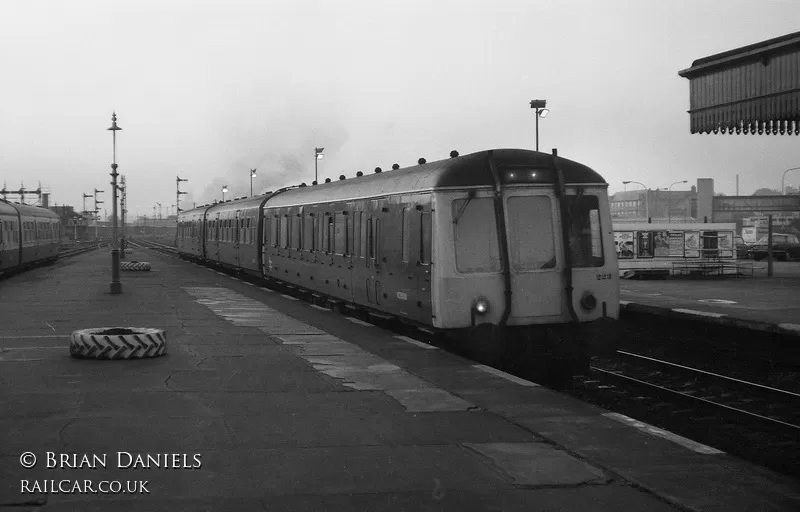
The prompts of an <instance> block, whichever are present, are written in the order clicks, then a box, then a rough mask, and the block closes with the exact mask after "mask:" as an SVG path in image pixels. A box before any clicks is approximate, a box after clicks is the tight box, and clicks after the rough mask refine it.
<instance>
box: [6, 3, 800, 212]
mask: <svg viewBox="0 0 800 512" xmlns="http://www.w3.org/2000/svg"><path fill="white" fill-rule="evenodd" d="M798 12H799V11H798V3H797V2H796V1H792V0H785V1H783V0H771V1H764V0H762V1H758V2H754V1H750V0H706V1H700V0H669V1H650V0H606V1H602V2H599V1H596V0H573V1H567V0H563V1H558V0H556V1H543V0H540V1H532V0H493V1H489V0H486V1H482V2H477V1H469V0H455V1H449V0H448V1H442V0H427V1H423V0H400V1H386V0H362V1H355V0H337V1H325V0H319V1H308V0H305V1H304V0H284V1H274V2H268V1H265V0H253V1H244V0H216V1H211V0H208V1H197V0H192V1H189V0H181V1H178V0H156V1H150V0H147V1H143V0H138V1H135V2H121V1H116V2H112V1H108V0H102V1H101V0H98V1H89V0H70V1H69V2H67V1H41V0H13V1H12V0H6V1H3V2H2V3H0V91H2V98H3V101H2V115H1V116H0V178H1V179H2V180H4V181H5V182H6V184H7V187H8V188H9V189H18V188H19V186H20V183H21V182H22V183H24V185H25V187H26V188H30V189H35V188H36V186H37V184H38V182H39V181H41V183H42V185H43V187H45V188H49V189H50V190H51V192H52V201H55V202H56V203H58V204H72V205H76V206H77V209H80V208H81V194H82V193H91V192H92V190H93V189H94V188H97V189H101V190H105V191H106V194H103V196H105V197H102V199H103V200H105V201H106V204H105V205H101V206H107V207H108V210H109V214H110V210H111V207H110V205H111V194H110V185H109V182H110V179H111V178H110V176H109V172H110V167H109V166H110V163H111V158H112V144H111V132H109V131H106V128H108V127H109V126H110V125H111V113H112V111H113V110H116V112H117V116H118V124H119V126H120V127H122V128H123V131H121V132H117V134H118V137H117V163H118V164H119V171H120V173H124V174H125V175H126V176H127V180H128V185H129V193H128V200H129V216H130V217H131V218H133V217H134V216H135V215H139V214H147V215H152V213H153V206H154V205H155V204H156V203H157V202H160V203H161V204H162V205H163V213H164V215H166V214H167V210H168V209H169V207H170V205H174V204H175V177H176V176H178V175H179V176H180V177H181V178H188V179H189V182H187V183H182V184H181V187H182V189H183V190H186V191H188V192H190V195H188V196H184V197H185V198H187V199H188V200H189V202H190V203H191V202H196V203H197V204H202V203H205V202H211V201H212V200H213V199H215V198H217V199H218V198H220V197H221V191H220V189H221V186H222V185H223V184H227V185H229V188H230V192H229V194H226V196H227V197H228V198H229V197H231V196H241V195H249V187H250V181H249V180H250V178H249V169H251V168H257V169H258V177H257V178H255V180H254V189H255V192H260V191H264V190H269V189H273V188H275V187H279V186H283V185H289V184H297V183H299V182H301V181H306V182H307V183H310V182H311V181H312V180H313V179H314V157H313V155H314V147H315V146H322V147H325V158H324V159H323V160H321V161H320V169H319V173H320V181H323V180H324V179H325V178H326V177H330V178H333V179H336V178H337V177H338V176H339V174H345V175H347V176H348V177H351V176H354V175H355V173H356V171H358V170H363V171H365V172H366V171H369V172H371V170H372V169H374V168H375V167H376V166H380V167H382V168H384V169H389V168H391V165H392V164H393V163H399V164H400V165H401V166H403V167H405V166H408V165H413V164H414V163H415V162H416V161H417V159H418V158H420V157H425V158H427V159H428V161H433V160H439V159H442V158H447V156H448V153H449V152H450V151H451V150H453V149H456V150H458V151H459V152H460V153H461V154H462V155H463V154H467V153H471V152H474V151H480V150H484V149H490V148H503V147H517V148H528V149H533V147H534V144H535V141H534V138H535V129H534V126H535V125H534V116H533V112H532V111H531V109H530V106H529V105H528V103H529V101H530V100H532V99H546V100H547V106H548V108H550V109H551V111H550V115H549V116H548V117H547V118H546V119H542V120H540V125H539V145H540V149H541V150H542V151H550V150H551V149H552V148H553V147H556V148H558V151H559V155H561V156H564V157H566V158H570V159H572V160H577V161H579V162H582V163H584V164H586V165H589V166H590V167H592V168H594V169H595V170H597V171H598V172H600V173H601V174H602V175H603V176H604V177H605V179H606V180H607V181H608V182H609V183H610V191H611V192H612V193H613V192H615V191H618V190H622V189H623V185H622V184H621V182H622V180H636V181H641V182H643V183H645V184H646V185H647V186H648V187H650V188H659V187H660V188H664V187H668V186H669V185H670V184H671V183H672V182H674V181H677V180H683V179H686V180H689V183H688V184H687V185H685V186H684V185H676V186H675V187H673V190H678V189H681V188H682V187H683V188H688V187H689V186H690V185H692V184H693V183H695V180H696V179H697V178H698V177H703V178H714V180H715V188H716V191H718V192H723V193H725V194H728V195H732V194H734V193H735V192H736V181H735V180H736V179H735V177H736V175H737V174H739V175H740V193H741V194H751V193H752V192H753V191H754V190H755V189H757V188H760V187H771V188H776V189H777V188H779V187H780V182H781V175H782V173H783V171H784V170H785V169H787V168H789V167H796V166H800V139H798V137H797V136H766V135H762V136H757V135H756V136H751V135H733V136H729V135H691V134H690V133H689V115H688V114H687V113H686V111H687V110H688V108H689V82H688V80H686V79H684V78H681V77H679V76H678V71H679V70H682V69H685V68H688V67H690V66H691V63H692V61H693V60H695V59H698V58H701V57H705V56H708V55H711V54H714V53H718V52H721V51H725V50H729V49H733V48H737V47H739V46H743V45H746V44H751V43H755V42H759V41H762V40H765V39H769V38H773V37H777V36H781V35H784V34H787V33H790V32H794V31H797V30H800V15H799V14H798ZM787 182H789V183H792V184H796V183H798V182H800V172H798V173H794V174H790V175H789V177H788V179H787ZM182 206H183V207H186V206H187V205H186V204H185V203H184V204H182Z"/></svg>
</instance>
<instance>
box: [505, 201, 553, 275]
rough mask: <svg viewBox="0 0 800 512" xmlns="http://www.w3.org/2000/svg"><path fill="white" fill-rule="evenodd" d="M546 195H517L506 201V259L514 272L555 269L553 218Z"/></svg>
mask: <svg viewBox="0 0 800 512" xmlns="http://www.w3.org/2000/svg"><path fill="white" fill-rule="evenodd" d="M551 212H552V205H551V203H550V198H549V197H547V196H517V197H510V198H509V199H508V211H507V215H508V232H509V233H513V236H512V237H511V238H510V240H509V245H510V247H509V252H510V254H509V256H510V259H511V266H512V268H513V269H514V270H517V271H523V270H537V269H546V268H555V266H556V249H555V245H554V243H553V240H554V238H555V235H554V233H553V216H552V213H551ZM532 241H535V243H531V242H532Z"/></svg>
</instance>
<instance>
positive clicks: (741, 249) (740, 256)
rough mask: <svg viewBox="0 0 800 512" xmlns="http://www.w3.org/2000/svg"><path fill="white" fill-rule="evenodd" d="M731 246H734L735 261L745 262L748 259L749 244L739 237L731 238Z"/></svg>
mask: <svg viewBox="0 0 800 512" xmlns="http://www.w3.org/2000/svg"><path fill="white" fill-rule="evenodd" d="M733 244H734V245H735V246H736V259H737V260H746V259H748V258H749V257H750V244H748V243H747V242H745V241H744V238H742V237H740V236H735V237H733Z"/></svg>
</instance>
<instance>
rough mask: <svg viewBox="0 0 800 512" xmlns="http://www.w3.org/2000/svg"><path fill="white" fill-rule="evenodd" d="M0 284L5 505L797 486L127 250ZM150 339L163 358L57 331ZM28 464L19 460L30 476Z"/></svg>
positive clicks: (735, 492)
mask: <svg viewBox="0 0 800 512" xmlns="http://www.w3.org/2000/svg"><path fill="white" fill-rule="evenodd" d="M129 259H137V260H139V261H149V262H151V264H152V268H153V269H152V271H151V272H130V273H128V272H124V273H123V274H122V284H123V294H122V295H114V296H112V295H110V294H109V293H108V290H109V281H110V271H109V266H110V255H109V253H108V252H107V251H102V252H94V253H89V254H85V255H82V256H78V257H75V258H73V259H69V260H66V261H62V262H59V263H57V264H55V265H53V266H50V267H46V268H40V269H35V270H32V271H30V272H27V273H25V274H22V275H19V276H15V277H12V278H9V279H6V280H3V281H0V311H2V322H0V432H2V433H3V435H2V436H0V439H2V442H0V507H8V509H9V510H12V509H13V510H15V511H20V512H23V511H32V510H42V511H73V510H74V511H101V510H102V511H119V510H126V511H128V510H142V511H167V510H168V511H181V510H187V511H188V510H191V511H197V510H220V511H231V510H237V511H238V510H241V511H262V510H270V511H271V510H287V511H292V510H297V511H300V510H302V511H307V510H342V511H344V510H381V511H395V510H409V511H410V510H414V511H417V510H452V511H471V510H475V511H485V510H497V511H508V510H520V511H522V510H524V511H530V510H548V511H553V510H565V511H571V510H577V511H584V510H613V511H642V510H648V511H668V510H708V511H726V512H730V511H737V510H787V511H788V510H792V511H794V510H798V509H800V483H798V481H795V480H792V479H789V478H786V477H783V476H781V475H778V474H775V473H772V472H770V471H767V470H764V469H762V468H758V467H754V466H752V465H750V464H747V463H744V462H742V461H740V460H738V459H735V458H733V457H730V456H727V455H725V454H723V453H721V452H719V451H717V450H713V449H712V448H710V447H703V446H702V445H697V444H692V443H691V442H689V440H684V439H681V438H677V436H672V437H671V436H669V435H664V434H663V433H661V434H660V435H654V434H653V432H654V431H653V430H652V429H648V428H647V426H643V425H640V424H637V423H636V422H635V421H633V420H630V419H627V418H625V417H619V416H618V415H613V414H608V412H607V411H604V410H602V409H599V408H596V407H593V406H590V405H587V404H585V403H582V402H579V401H577V400H574V399H572V398H569V397H567V396H565V395H562V394H559V393H556V392H553V391H550V390H548V389H545V388H542V387H540V386H537V385H535V384H533V383H530V382H527V381H521V380H519V379H514V378H510V376H506V375H505V374H503V373H502V372H497V371H492V370H491V369H487V368H485V367H482V366H481V365H476V364H474V363H473V362H471V361H468V360H465V359H463V358H460V357H457V356H455V355H452V354H449V353H446V352H444V351H442V350H439V349H436V348H433V349H431V348H429V347H428V348H426V347H425V346H422V345H421V344H420V343H418V342H417V343H413V342H414V341H415V340H413V339H409V338H404V337H400V336H396V335H394V334H393V333H391V332H388V331H385V330H382V329H379V328H377V327H375V326H372V325H370V324H368V323H365V322H361V321H354V319H349V318H347V317H344V316H340V315H337V314H334V313H331V312H327V311H324V310H320V309H318V308H314V307H311V306H310V305H308V304H306V303H304V302H300V301H292V300H288V299H286V298H284V297H283V296H281V295H280V294H278V293H275V292H272V291H269V290H267V289H264V288H261V287H259V286H254V285H252V284H250V283H246V282H243V281H240V280H238V279H235V278H233V277H230V276H227V275H223V274H219V273H215V272H213V271H209V270H208V269H205V268H203V267H200V266H197V265H193V264H190V263H187V262H183V261H180V260H178V259H175V258H171V257H167V256H163V255H159V254H157V253H154V252H151V251H146V250H143V249H136V251H135V252H134V254H133V255H131V256H129ZM114 326H117V327H126V326H128V327H153V328H159V329H164V330H165V331H166V335H167V343H168V353H167V355H165V356H163V357H159V358H152V359H142V360H128V361H96V360H78V359H74V358H71V357H70V356H69V351H68V343H69V335H70V333H71V332H73V331H75V330H78V329H86V328H95V327H114ZM34 458H35V459H36V460H35V461H34Z"/></svg>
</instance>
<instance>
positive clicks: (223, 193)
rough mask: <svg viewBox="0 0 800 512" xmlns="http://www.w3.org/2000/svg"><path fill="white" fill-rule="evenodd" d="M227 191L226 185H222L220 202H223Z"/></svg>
mask: <svg viewBox="0 0 800 512" xmlns="http://www.w3.org/2000/svg"><path fill="white" fill-rule="evenodd" d="M227 191H228V185H222V202H223V203H224V202H225V192H227Z"/></svg>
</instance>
